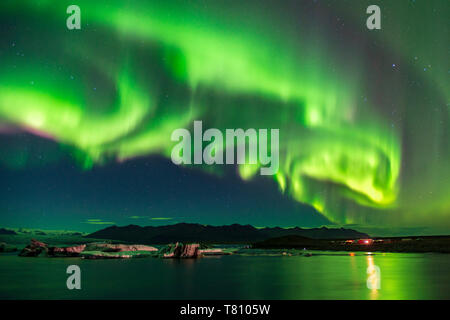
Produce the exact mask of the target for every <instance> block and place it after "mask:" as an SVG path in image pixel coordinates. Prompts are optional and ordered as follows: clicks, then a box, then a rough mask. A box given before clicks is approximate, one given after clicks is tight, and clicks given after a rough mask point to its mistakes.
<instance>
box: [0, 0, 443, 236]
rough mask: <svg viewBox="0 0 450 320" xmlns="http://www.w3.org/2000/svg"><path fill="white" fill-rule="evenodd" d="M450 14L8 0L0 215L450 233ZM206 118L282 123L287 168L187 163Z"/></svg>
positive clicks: (1, 39) (385, 4)
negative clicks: (184, 154) (185, 153)
mask: <svg viewBox="0 0 450 320" xmlns="http://www.w3.org/2000/svg"><path fill="white" fill-rule="evenodd" d="M70 4H77V5H79V6H80V8H81V26H82V27H81V30H68V29H67V28H66V18H67V17H68V15H67V14H66V8H67V7H68V5H70ZM371 4H377V5H379V6H380V8H381V13H382V17H381V30H368V29H367V27H366V19H367V17H368V15H367V14H366V8H367V7H368V6H369V5H371ZM449 17H450V3H449V2H448V1H442V0H435V1H429V0H428V1H425V0H423V1H420V0H416V1H409V0H408V1H407V0H401V1H356V0H355V1H321V0H316V1H314V0H305V1H300V0H298V1H285V0H283V1H279V0H278V1H276V0H273V1H262V0H257V1H256V0H246V1H241V0H240V1H234V0H231V1H230V0H226V1H225V0H214V1H118V0H117V1H116V0H108V1H106V0H97V1H87V0H79V1H50V0H46V1H36V0H29V1H28V0H21V1H16V0H14V1H13V0H6V1H5V0H3V1H2V2H1V4H0V225H1V226H5V227H26V228H42V229H70V230H80V231H93V230H96V229H99V228H103V227H105V226H108V225H111V224H118V225H126V224H130V223H133V224H139V225H164V224H169V223H177V222H197V223H202V224H213V225H222V224H232V223H240V224H252V225H254V226H257V227H262V226H282V227H291V226H301V227H317V226H322V225H335V226H350V227H353V228H356V229H359V230H384V232H386V230H391V232H392V233H396V232H398V230H403V231H404V230H410V231H411V232H413V231H414V232H415V233H424V234H438V233H439V234H448V233H449V232H450V198H449V196H448V194H449V189H450V188H449V187H450V166H449V165H448V163H449V159H450V157H449V155H450V154H449V153H450V152H449V150H450V148H449V138H450V136H449V129H448V122H449V107H450V90H449V89H450V85H449V76H450V64H449V61H450V59H449V56H450V45H449V39H450V34H449V24H448V18H449ZM194 120H201V121H203V127H204V128H219V129H221V130H225V129H226V128H243V129H248V128H256V129H258V128H268V129H271V128H277V129H279V130H280V168H279V171H278V173H277V174H276V175H275V176H260V175H259V170H258V169H259V167H258V165H253V166H251V165H240V166H231V165H228V166H220V165H215V166H206V165H205V166H188V165H186V166H176V165H174V164H173V163H172V162H171V160H170V153H171V150H172V147H173V146H174V142H172V141H171V140H170V136H171V133H172V132H173V130H175V129H178V128H187V129H189V130H191V129H192V125H193V122H194ZM403 231H402V232H403ZM387 232H388V233H389V231H387ZM404 232H407V231H404Z"/></svg>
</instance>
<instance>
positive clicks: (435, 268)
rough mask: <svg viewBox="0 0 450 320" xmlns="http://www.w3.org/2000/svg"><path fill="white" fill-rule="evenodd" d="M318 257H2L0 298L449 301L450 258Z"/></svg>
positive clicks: (429, 256)
mask: <svg viewBox="0 0 450 320" xmlns="http://www.w3.org/2000/svg"><path fill="white" fill-rule="evenodd" d="M316 254H317V255H314V256H312V257H302V256H291V257H289V256H241V255H232V256H222V257H208V258H202V259H197V260H162V259H156V258H146V259H135V260H82V259H76V258H59V259H58V258H53V259H52V258H20V257H17V256H16V255H12V254H3V255H0V298H1V299H450V273H449V270H450V255H444V254H400V253H386V254H383V253H378V254H374V255H366V254H364V253H356V254H355V255H354V256H351V255H349V254H348V253H319V252H316ZM71 264H77V265H79V266H80V268H81V273H82V274H81V279H82V280H81V282H82V289H81V290H68V289H66V279H67V276H68V275H67V274H66V268H67V266H69V265H71ZM369 266H378V267H379V270H380V279H381V281H380V289H378V290H377V289H368V287H367V280H368V274H367V268H368V267H369ZM372 280H373V279H372ZM369 282H370V280H369Z"/></svg>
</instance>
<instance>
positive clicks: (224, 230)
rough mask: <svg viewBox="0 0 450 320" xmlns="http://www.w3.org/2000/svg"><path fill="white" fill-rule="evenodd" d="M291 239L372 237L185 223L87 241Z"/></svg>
mask: <svg viewBox="0 0 450 320" xmlns="http://www.w3.org/2000/svg"><path fill="white" fill-rule="evenodd" d="M288 235H297V236H303V237H306V238H311V239H357V238H368V237H369V236H368V235H367V234H366V233H362V232H359V231H356V230H353V229H344V228H326V227H321V228H310V229H304V228H300V227H293V228H281V227H265V228H255V227H253V226H251V225H248V224H247V225H240V224H231V225H224V226H211V225H202V224H198V223H185V222H182V223H177V224H171V225H165V226H145V227H142V226H138V225H133V224H130V225H127V226H116V225H114V226H110V227H107V228H104V229H101V230H98V231H96V232H93V233H91V234H88V235H86V236H85V237H86V238H97V239H109V240H120V241H127V242H137V243H143V244H165V243H170V242H176V241H181V242H209V243H251V242H255V241H263V240H266V239H269V238H274V237H281V236H288Z"/></svg>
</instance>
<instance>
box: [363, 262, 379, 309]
mask: <svg viewBox="0 0 450 320" xmlns="http://www.w3.org/2000/svg"><path fill="white" fill-rule="evenodd" d="M367 265H368V267H367V274H368V277H367V282H366V283H367V288H368V289H369V290H370V299H371V300H375V299H378V290H380V289H381V271H380V267H378V266H377V265H375V263H374V259H373V256H372V255H371V254H370V253H369V254H367Z"/></svg>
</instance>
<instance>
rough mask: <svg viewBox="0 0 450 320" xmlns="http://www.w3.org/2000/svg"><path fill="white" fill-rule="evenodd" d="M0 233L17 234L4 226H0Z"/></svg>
mask: <svg viewBox="0 0 450 320" xmlns="http://www.w3.org/2000/svg"><path fill="white" fill-rule="evenodd" d="M0 234H17V233H16V232H15V231H13V230H8V229H5V228H0Z"/></svg>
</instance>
